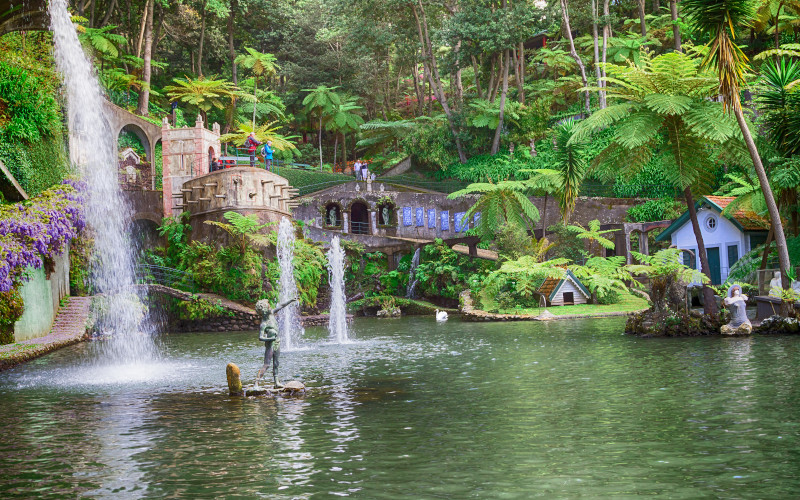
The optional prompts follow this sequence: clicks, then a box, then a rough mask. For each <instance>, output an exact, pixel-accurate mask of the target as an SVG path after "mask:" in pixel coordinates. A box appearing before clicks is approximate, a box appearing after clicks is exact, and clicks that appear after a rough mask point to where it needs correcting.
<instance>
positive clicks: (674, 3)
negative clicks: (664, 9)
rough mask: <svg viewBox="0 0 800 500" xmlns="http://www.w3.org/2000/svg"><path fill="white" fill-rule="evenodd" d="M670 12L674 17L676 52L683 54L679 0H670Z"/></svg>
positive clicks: (673, 30) (673, 35)
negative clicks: (679, 21) (679, 22)
mask: <svg viewBox="0 0 800 500" xmlns="http://www.w3.org/2000/svg"><path fill="white" fill-rule="evenodd" d="M669 12H670V15H671V17H672V38H673V39H674V40H675V52H683V49H682V48H681V28H680V26H678V0H669Z"/></svg>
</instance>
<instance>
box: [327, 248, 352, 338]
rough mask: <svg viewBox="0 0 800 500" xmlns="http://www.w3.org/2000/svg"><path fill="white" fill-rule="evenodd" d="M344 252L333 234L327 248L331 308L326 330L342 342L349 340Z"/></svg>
mask: <svg viewBox="0 0 800 500" xmlns="http://www.w3.org/2000/svg"><path fill="white" fill-rule="evenodd" d="M344 261H345V253H344V249H343V248H342V246H341V245H340V244H339V237H338V236H334V237H333V240H332V241H331V248H330V250H328V282H329V283H330V284H331V309H330V318H329V319H328V332H330V337H331V340H333V341H334V342H336V343H339V344H344V343H347V342H349V341H350V339H349V338H348V335H347V310H346V304H345V296H344Z"/></svg>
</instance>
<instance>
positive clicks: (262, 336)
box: [256, 299, 297, 389]
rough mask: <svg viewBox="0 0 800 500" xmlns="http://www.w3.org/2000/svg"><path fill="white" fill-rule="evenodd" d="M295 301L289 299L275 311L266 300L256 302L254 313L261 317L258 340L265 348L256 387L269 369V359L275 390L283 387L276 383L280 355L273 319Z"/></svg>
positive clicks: (279, 345)
mask: <svg viewBox="0 0 800 500" xmlns="http://www.w3.org/2000/svg"><path fill="white" fill-rule="evenodd" d="M296 300H297V299H291V300H287V301H286V302H281V303H280V304H278V305H277V306H276V307H275V309H272V308H270V306H269V301H268V300H266V299H264V300H259V301H258V302H256V312H257V313H258V314H260V315H261V325H260V326H259V329H258V340H260V341H261V342H264V346H265V349H264V364H263V365H262V366H261V369H260V370H258V375H256V387H258V383H259V382H260V381H261V378H262V377H263V376H264V374H265V373H266V372H267V370H268V369H269V363H270V359H271V360H272V381H273V382H274V384H275V388H276V389H277V388H280V387H283V386H282V385H281V383H280V382H279V381H278V355H279V354H280V349H281V341H280V339H279V338H278V321H277V320H276V319H275V314H276V313H277V312H278V311H280V310H281V309H283V308H284V307H286V306H288V305H289V304H291V303H292V302H295V301H296Z"/></svg>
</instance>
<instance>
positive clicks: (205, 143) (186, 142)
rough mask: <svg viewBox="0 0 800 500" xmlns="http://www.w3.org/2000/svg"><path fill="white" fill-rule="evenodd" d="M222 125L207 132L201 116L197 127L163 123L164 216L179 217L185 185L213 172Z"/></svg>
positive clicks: (165, 121) (215, 125) (198, 118)
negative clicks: (177, 126) (213, 158)
mask: <svg viewBox="0 0 800 500" xmlns="http://www.w3.org/2000/svg"><path fill="white" fill-rule="evenodd" d="M219 135H220V130H219V124H218V123H215V124H214V126H213V127H212V129H211V130H208V129H206V128H205V126H204V123H203V120H202V118H201V117H200V116H199V115H198V116H197V121H196V122H195V126H194V127H184V128H171V127H170V125H169V123H168V122H167V120H166V118H165V119H164V122H163V123H162V148H163V151H162V154H163V158H164V162H163V168H162V170H163V190H164V201H163V203H164V215H165V216H167V217H169V216H174V215H179V214H180V212H181V210H182V209H183V208H184V207H183V206H181V200H182V198H183V193H182V192H181V189H182V188H183V183H184V182H186V181H188V180H191V179H193V178H195V177H199V176H201V175H205V174H207V173H209V172H210V170H211V168H210V167H211V158H212V157H214V156H217V157H218V156H219V154H220V149H221V146H220V142H219Z"/></svg>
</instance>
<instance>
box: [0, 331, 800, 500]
mask: <svg viewBox="0 0 800 500" xmlns="http://www.w3.org/2000/svg"><path fill="white" fill-rule="evenodd" d="M623 324H624V319H619V318H612V319H606V320H591V319H587V320H573V321H556V322H550V323H534V322H522V323H465V322H461V321H459V320H458V319H457V318H453V319H451V320H450V321H448V322H447V323H444V324H436V322H435V321H434V320H433V318H403V319H400V320H371V319H360V318H359V319H357V320H356V322H355V323H354V324H353V333H352V337H353V338H355V339H356V341H355V342H354V343H352V344H349V345H343V346H339V345H330V344H327V343H326V341H325V336H326V334H327V332H326V331H325V329H324V328H310V329H308V330H307V338H310V339H311V340H309V341H307V343H306V346H305V349H304V350H300V351H293V352H285V353H282V364H281V374H282V379H284V380H291V379H294V378H297V379H300V380H303V381H304V382H305V383H306V384H307V385H308V386H310V387H311V388H312V391H311V393H310V394H309V395H308V396H306V397H305V398H303V399H277V400H273V399H242V398H231V397H228V396H227V394H226V391H225V388H226V385H225V365H226V364H227V363H228V362H235V363H237V364H238V365H239V366H240V367H241V369H242V374H243V379H244V382H245V384H248V383H251V382H252V378H253V376H254V375H255V373H256V371H257V369H258V366H259V364H260V362H261V357H262V356H263V344H259V343H258V342H257V341H256V333H255V332H250V333H229V334H210V333H209V334H180V335H164V336H162V337H161V338H160V343H161V349H162V351H163V353H164V356H163V359H164V361H163V362H159V363H155V364H152V365H149V366H141V367H104V366H103V365H102V364H101V363H98V362H97V360H96V358H97V356H98V355H99V354H98V353H99V351H100V350H99V349H98V345H97V344H96V343H91V342H88V343H83V344H79V345H75V346H72V347H69V348H65V349H62V350H60V351H58V352H55V353H53V354H51V355H48V356H46V357H43V358H40V359H37V360H35V361H33V362H30V363H28V364H26V365H24V366H20V367H17V368H15V369H12V370H10V371H6V372H3V373H0V428H2V435H0V474H1V475H2V477H3V479H2V481H1V482H0V497H3V498H8V497H12V496H19V497H37V498H46V497H75V496H79V495H82V496H89V497H98V498H140V497H148V498H163V497H183V498H197V497H241V498H255V497H261V498H287V499H288V498H327V497H335V496H352V497H355V498H392V499H394V498H481V499H483V498H502V499H509V498H531V497H548V498H553V497H556V498H558V497H562V498H564V497H568V498H576V497H585V498H597V497H614V498H624V497H634V496H641V495H656V494H663V495H664V496H667V497H669V498H790V497H797V496H798V495H800V443H798V438H799V437H800V412H798V409H799V408H800V337H771V338H725V339H723V338H707V339H705V338H688V339H638V338H634V337H629V336H625V335H622V334H621V333H620V332H621V330H622V327H623Z"/></svg>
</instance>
